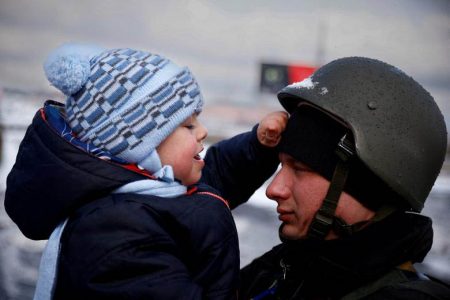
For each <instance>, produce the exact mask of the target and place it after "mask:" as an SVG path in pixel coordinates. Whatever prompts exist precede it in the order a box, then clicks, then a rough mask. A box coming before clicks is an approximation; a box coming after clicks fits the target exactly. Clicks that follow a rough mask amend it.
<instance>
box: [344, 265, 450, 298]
mask: <svg viewBox="0 0 450 300" xmlns="http://www.w3.org/2000/svg"><path fill="white" fill-rule="evenodd" d="M389 285H397V286H399V287H404V288H407V289H410V290H416V291H420V292H423V293H425V294H427V295H431V296H433V297H435V298H436V299H449V294H450V289H449V288H448V287H447V286H446V285H444V284H441V283H438V282H435V281H432V280H430V279H428V278H421V277H420V276H417V279H413V280H411V278H408V276H406V274H405V273H404V272H403V271H402V270H400V269H397V268H395V269H394V270H392V271H390V272H389V273H387V274H386V275H384V276H383V277H381V278H379V279H377V280H375V281H372V282H370V283H369V284H366V285H364V286H362V287H360V288H358V289H356V290H354V291H352V292H350V293H349V294H347V295H345V296H344V297H342V300H357V299H362V298H364V297H366V296H368V295H370V294H373V293H375V292H376V291H378V290H379V289H381V288H384V287H386V286H389Z"/></svg>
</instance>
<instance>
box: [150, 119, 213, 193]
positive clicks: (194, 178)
mask: <svg viewBox="0 0 450 300" xmlns="http://www.w3.org/2000/svg"><path fill="white" fill-rule="evenodd" d="M207 135H208V131H207V130H206V128H205V127H204V126H203V125H202V124H201V123H200V122H199V120H198V119H197V115H192V116H191V117H189V118H188V119H187V120H186V121H184V122H183V123H182V124H181V125H180V126H179V127H178V128H177V129H175V130H174V131H173V132H172V134H171V135H169V136H168V137H167V138H166V139H165V140H164V141H163V142H162V143H161V144H160V145H159V146H158V147H157V148H156V150H157V151H158V154H159V157H160V158H161V163H162V164H163V165H170V166H172V168H173V172H174V175H175V178H176V179H178V180H180V181H181V183H182V184H183V185H186V186H189V185H192V184H194V183H196V182H198V181H199V180H200V178H201V176H202V169H203V167H204V166H205V162H204V161H203V160H202V159H201V158H200V155H199V154H200V152H201V151H202V150H203V143H202V142H203V140H204V139H205V138H206V136H207Z"/></svg>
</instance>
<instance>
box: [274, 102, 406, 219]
mask: <svg viewBox="0 0 450 300" xmlns="http://www.w3.org/2000/svg"><path fill="white" fill-rule="evenodd" d="M344 135H347V137H350V138H352V134H351V131H350V129H348V128H347V127H346V126H344V125H343V124H341V123H339V122H338V121H336V120H334V119H333V118H331V117H330V116H328V115H327V114H325V113H323V112H321V111H320V110H318V109H316V108H313V107H310V106H308V105H301V106H299V107H298V108H297V109H296V110H295V111H294V112H293V113H292V114H291V116H290V118H289V121H288V123H287V125H286V130H285V131H284V132H283V135H282V138H281V141H280V144H279V150H280V151H281V152H283V153H286V154H288V155H290V156H292V157H293V158H294V159H296V160H298V161H301V162H303V163H304V164H306V165H308V166H309V167H310V168H311V169H313V170H314V171H315V172H317V173H319V174H320V175H322V176H323V177H324V178H326V179H327V180H329V181H331V179H332V177H333V173H334V170H335V168H336V165H337V162H338V159H339V158H338V155H337V154H336V149H337V145H338V143H339V141H340V140H341V138H342V137H343V136H344ZM344 191H346V192H347V193H349V194H350V195H352V196H353V197H355V198H356V199H357V200H358V201H359V202H360V203H361V204H363V205H364V206H366V207H368V208H369V209H372V210H374V211H376V210H377V209H379V208H380V207H381V206H382V205H383V204H384V203H385V201H387V200H389V203H391V201H392V202H394V203H395V202H396V201H398V204H399V205H401V204H400V203H401V200H400V196H398V195H397V194H396V193H395V192H394V191H392V190H391V189H390V188H389V187H388V186H387V185H386V184H385V183H384V182H383V181H381V179H379V178H378V177H377V176H375V175H374V174H373V172H371V171H370V170H369V169H368V168H367V167H366V166H365V165H364V164H363V163H362V162H361V161H360V160H359V159H358V158H357V157H353V159H352V160H351V161H350V166H349V174H348V178H347V181H346V184H345V186H344Z"/></svg>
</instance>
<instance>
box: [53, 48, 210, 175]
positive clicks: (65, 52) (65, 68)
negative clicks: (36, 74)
mask: <svg viewBox="0 0 450 300" xmlns="http://www.w3.org/2000/svg"><path fill="white" fill-rule="evenodd" d="M44 69H45V73H46V75H47V78H48V79H49V81H50V82H51V83H52V84H53V85H54V86H55V87H57V88H58V89H59V90H61V91H62V92H63V93H64V94H65V95H67V96H68V98H67V100H66V119H67V121H68V123H69V125H70V126H71V127H72V129H73V131H74V132H75V133H76V134H77V136H78V138H79V139H80V140H81V141H83V142H89V143H92V144H94V145H95V146H97V147H99V148H101V149H104V150H107V151H108V152H110V153H111V154H112V155H114V156H117V157H120V158H122V159H125V160H126V161H128V162H130V163H137V164H139V165H140V166H142V167H143V168H144V169H146V170H148V171H151V172H156V171H158V170H159V169H160V168H161V163H160V161H159V156H158V154H157V153H156V151H155V148H156V147H157V146H158V145H159V144H160V143H161V142H162V141H163V140H164V139H165V138H166V137H168V136H169V135H170V134H171V133H172V131H174V130H175V129H176V128H177V127H178V126H179V125H180V124H181V123H182V122H184V121H185V120H186V119H187V118H188V117H190V116H191V115H192V114H194V113H199V112H200V111H201V109H202V105H203V98H202V96H201V94H200V89H199V86H198V84H197V82H196V80H195V79H194V77H193V75H192V74H191V73H190V71H189V70H188V69H187V68H180V67H178V66H177V65H176V64H174V63H173V62H171V61H170V60H168V59H166V58H164V57H162V56H160V55H157V54H151V53H148V52H144V51H138V50H133V49H112V50H105V49H100V48H97V47H93V46H89V45H80V44H76V45H73V44H66V45H63V46H62V47H60V48H58V49H56V50H55V51H54V52H53V53H51V54H50V56H49V58H48V59H47V61H46V62H45V64H44Z"/></svg>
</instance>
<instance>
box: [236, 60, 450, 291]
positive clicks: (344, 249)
mask: <svg viewBox="0 0 450 300" xmlns="http://www.w3.org/2000/svg"><path fill="white" fill-rule="evenodd" d="M278 98H279V100H280V102H281V104H282V105H283V107H284V108H285V109H286V110H287V111H288V112H289V113H290V114H291V117H290V119H289V121H288V124H287V127H286V131H285V132H284V134H283V137H282V140H281V142H280V145H279V149H280V153H279V159H280V162H281V169H280V170H279V172H278V173H277V175H276V176H275V178H274V179H273V181H272V182H271V184H270V185H269V187H268V188H267V192H266V193H267V196H268V197H269V198H271V199H273V200H275V201H276V202H277V204H278V206H277V212H278V214H279V219H280V220H281V221H282V225H281V227H280V230H279V232H280V238H281V240H282V244H280V245H278V246H276V247H274V248H273V249H272V250H271V251H269V252H267V253H266V254H265V255H263V256H262V257H260V258H258V259H256V260H255V261H253V262H252V263H251V264H250V265H248V266H247V267H245V268H243V269H242V270H241V295H240V296H241V299H363V298H364V299H449V295H450V289H448V287H446V286H445V285H444V284H441V283H437V282H435V281H434V280H431V279H430V278H428V277H426V276H424V275H422V274H419V273H417V272H416V271H415V269H414V267H413V264H414V263H415V262H421V261H422V260H423V259H424V257H425V256H426V254H427V253H428V251H429V250H430V248H431V245H432V239H433V231H432V225H431V220H430V219H429V218H428V217H425V216H422V215H420V214H419V212H420V211H421V209H422V208H423V205H424V202H425V200H426V198H427V196H428V194H429V192H430V190H431V188H432V186H433V184H434V181H435V180H436V177H437V176H438V174H439V172H440V169H441V167H442V164H443V161H444V158H445V153H446V147H447V132H446V128H445V123H444V119H443V116H442V114H441V112H440V110H439V108H438V107H437V105H436V103H435V102H434V100H433V98H432V97H431V95H430V94H429V93H428V92H427V91H426V90H425V89H424V88H423V87H422V86H421V85H420V84H418V83H417V82H416V81H414V80H413V79H412V78H411V77H409V76H408V75H406V74H405V73H403V72H402V71H400V70H399V69H397V68H395V67H393V66H391V65H388V64H386V63H383V62H381V61H378V60H374V59H368V58H362V57H350V58H343V59H338V60H336V61H333V62H331V63H329V64H327V65H325V66H323V67H321V68H320V69H318V70H317V71H316V72H315V73H314V74H313V75H312V76H311V77H310V78H308V79H306V80H304V81H302V82H300V83H297V84H293V85H290V86H287V87H286V88H284V89H283V90H282V91H281V92H280V93H279V94H278Z"/></svg>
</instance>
